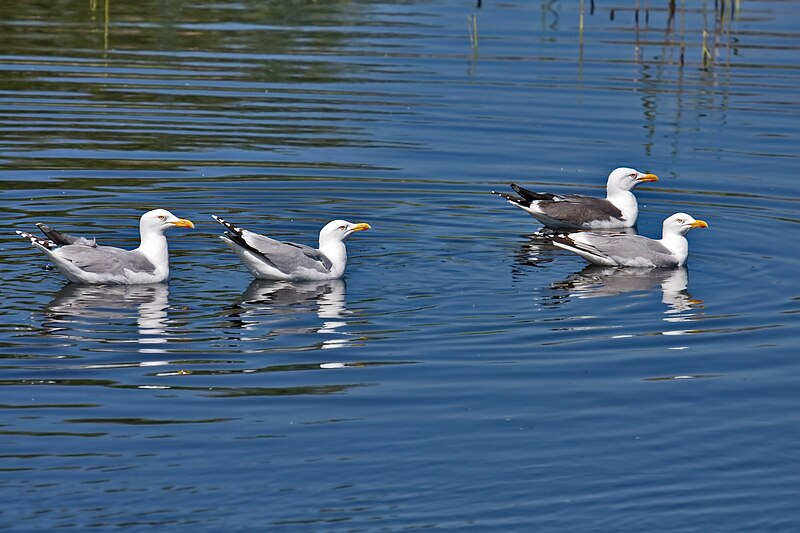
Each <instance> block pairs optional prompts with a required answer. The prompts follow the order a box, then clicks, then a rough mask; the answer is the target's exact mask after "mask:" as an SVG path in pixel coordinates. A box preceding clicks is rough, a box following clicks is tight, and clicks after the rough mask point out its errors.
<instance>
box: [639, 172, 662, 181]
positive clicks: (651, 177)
mask: <svg viewBox="0 0 800 533" xmlns="http://www.w3.org/2000/svg"><path fill="white" fill-rule="evenodd" d="M638 181H644V182H648V181H658V176H656V175H655V174H645V175H644V176H642V177H640V178H639V180H638Z"/></svg>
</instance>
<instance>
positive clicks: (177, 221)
mask: <svg viewBox="0 0 800 533" xmlns="http://www.w3.org/2000/svg"><path fill="white" fill-rule="evenodd" d="M170 228H194V224H192V221H191V220H186V219H183V218H178V217H176V216H175V215H173V214H172V213H170V212H169V211H167V210H166V209H153V210H152V211H148V212H147V213H145V214H144V215H142V218H140V219H139V231H140V232H141V233H142V234H143V235H145V234H152V233H160V234H162V235H163V233H164V231H166V230H168V229H170Z"/></svg>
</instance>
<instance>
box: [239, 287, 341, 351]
mask: <svg viewBox="0 0 800 533" xmlns="http://www.w3.org/2000/svg"><path fill="white" fill-rule="evenodd" d="M231 309H232V310H233V311H234V312H233V313H231V314H230V315H229V318H230V319H231V320H232V322H233V323H234V325H236V326H237V327H239V328H242V329H245V330H250V329H254V328H257V327H259V326H260V325H263V324H264V323H265V322H268V321H269V318H270V317H272V318H275V317H281V318H285V317H286V316H287V315H308V314H309V313H310V312H313V313H315V314H316V317H317V318H319V319H321V320H322V324H321V325H319V324H314V325H312V326H308V327H303V326H299V327H296V328H291V329H286V328H284V329H282V330H281V331H280V333H284V334H291V333H309V332H310V333H322V334H336V335H348V334H347V333H345V332H344V331H342V328H343V327H344V326H346V325H347V321H346V320H345V316H346V314H347V310H346V308H345V282H344V281H343V280H341V279H334V280H324V281H302V282H297V281H295V282H290V281H270V280H261V279H255V280H253V281H252V283H250V285H249V286H248V287H247V289H246V290H245V291H244V293H242V296H241V298H240V301H239V302H238V303H236V304H234V305H233V306H232V307H231ZM300 318H303V317H300ZM277 333H278V332H276V331H273V332H272V334H273V335H274V334H277ZM348 342H349V341H348V339H347V338H341V337H339V338H332V339H326V340H324V341H322V344H321V346H320V347H321V348H337V347H341V346H343V345H345V344H347V343H348Z"/></svg>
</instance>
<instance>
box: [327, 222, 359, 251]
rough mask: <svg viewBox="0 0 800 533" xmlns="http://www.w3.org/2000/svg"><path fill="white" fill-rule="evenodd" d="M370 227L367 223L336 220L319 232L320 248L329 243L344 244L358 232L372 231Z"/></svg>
mask: <svg viewBox="0 0 800 533" xmlns="http://www.w3.org/2000/svg"><path fill="white" fill-rule="evenodd" d="M370 227H371V226H370V225H369V224H366V223H360V224H353V223H352V222H348V221H346V220H334V221H332V222H328V223H327V224H325V227H323V228H322V229H321V230H320V231H319V245H320V248H322V247H323V245H324V244H325V243H327V242H344V241H345V239H347V238H348V237H349V236H350V235H352V234H353V233H355V232H357V231H366V230H368V229H370Z"/></svg>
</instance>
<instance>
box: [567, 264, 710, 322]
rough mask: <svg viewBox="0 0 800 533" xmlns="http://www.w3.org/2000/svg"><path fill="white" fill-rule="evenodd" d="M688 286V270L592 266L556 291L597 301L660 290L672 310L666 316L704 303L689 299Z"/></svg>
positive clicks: (662, 299) (683, 268) (681, 268)
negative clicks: (609, 297)
mask: <svg viewBox="0 0 800 533" xmlns="http://www.w3.org/2000/svg"><path fill="white" fill-rule="evenodd" d="M688 284H689V275H688V272H687V270H686V267H673V268H617V267H603V266H597V265H589V266H587V267H586V268H584V269H583V270H581V271H580V272H577V273H575V274H572V275H570V276H569V277H568V278H567V279H565V280H563V281H560V282H558V283H554V284H553V285H552V289H554V290H555V291H559V292H561V291H566V293H567V296H572V297H575V298H596V297H602V296H614V295H618V294H624V293H628V292H637V291H650V290H652V289H654V288H656V287H660V288H661V291H662V296H661V301H662V302H663V303H664V304H666V305H667V306H668V307H669V310H667V311H666V313H668V314H674V313H681V312H683V311H687V310H690V309H693V308H695V307H697V306H699V305H701V304H702V302H701V301H699V300H693V299H692V298H691V296H689V294H688V292H687V287H688ZM561 298H563V296H561Z"/></svg>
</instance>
